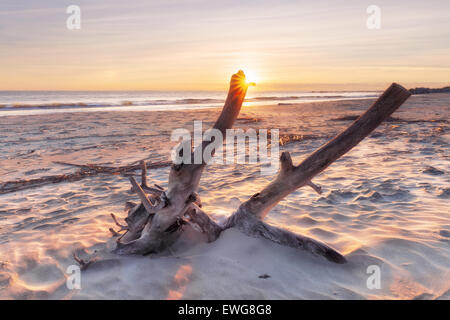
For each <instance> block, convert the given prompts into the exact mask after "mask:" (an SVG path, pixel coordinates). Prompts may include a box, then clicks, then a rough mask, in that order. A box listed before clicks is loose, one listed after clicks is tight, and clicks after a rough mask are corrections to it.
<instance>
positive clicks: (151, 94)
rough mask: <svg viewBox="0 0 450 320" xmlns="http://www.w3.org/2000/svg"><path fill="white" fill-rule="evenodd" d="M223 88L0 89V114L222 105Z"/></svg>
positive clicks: (281, 100) (350, 94) (283, 95)
mask: <svg viewBox="0 0 450 320" xmlns="http://www.w3.org/2000/svg"><path fill="white" fill-rule="evenodd" d="M379 94H380V92H378V91H297V92H294V91H290V92H270V91H268V92H256V93H252V92H249V94H248V95H247V99H246V101H245V105H246V106H258V105H267V104H280V105H282V104H283V105H284V104H292V103H306V102H314V101H318V102H319V101H320V102H322V101H337V100H344V99H345V100H347V99H364V98H374V97H377V96H378V95H379ZM225 98H226V93H225V92H223V91H0V116H10V115H32V114H48V113H59V112H86V111H89V112H93V111H152V110H154V111H161V110H180V109H205V108H211V107H219V106H221V105H223V103H224V101H225Z"/></svg>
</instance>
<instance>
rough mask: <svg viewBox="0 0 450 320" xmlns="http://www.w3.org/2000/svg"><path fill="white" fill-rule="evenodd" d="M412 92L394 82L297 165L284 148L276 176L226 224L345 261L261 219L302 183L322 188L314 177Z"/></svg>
mask: <svg viewBox="0 0 450 320" xmlns="http://www.w3.org/2000/svg"><path fill="white" fill-rule="evenodd" d="M410 95H411V94H410V93H409V91H407V90H406V89H405V88H403V87H402V86H400V85H398V84H395V83H394V84H392V85H391V86H390V87H389V88H388V89H387V90H386V91H385V92H384V93H383V95H381V97H380V98H378V100H377V101H375V103H374V104H373V105H372V106H371V107H370V108H369V109H368V110H367V111H366V112H365V113H364V114H363V115H361V116H360V117H359V118H358V119H357V120H355V122H353V124H352V125H350V127H348V128H347V129H346V130H344V131H343V132H341V133H340V134H339V135H337V136H336V137H335V138H334V139H332V140H331V141H330V142H328V143H327V144H325V145H324V146H322V147H321V148H319V149H318V150H316V151H315V152H314V153H313V154H311V155H310V156H309V157H308V158H306V159H305V160H304V161H303V162H302V163H301V164H300V165H298V166H294V165H293V163H292V159H291V156H290V154H289V152H283V153H282V155H281V157H280V162H281V163H280V164H281V165H280V171H279V173H278V176H277V177H276V179H275V180H274V181H272V182H271V183H270V184H269V185H268V186H266V187H265V188H264V189H263V190H262V191H261V192H259V193H257V194H255V195H253V196H252V197H251V198H250V199H249V200H247V201H246V202H244V203H242V204H241V206H240V207H239V209H238V210H237V212H236V213H234V214H233V215H232V216H231V217H230V218H229V219H228V221H227V223H226V226H225V228H230V227H236V228H238V229H240V230H241V231H243V232H244V233H246V234H248V235H250V236H258V237H264V238H267V239H270V240H272V241H275V242H277V243H280V244H284V245H287V246H291V247H298V248H303V249H306V250H308V251H310V252H312V253H315V254H319V255H323V256H325V257H326V258H327V259H328V260H330V261H333V262H337V263H343V262H345V258H344V257H343V256H342V255H341V254H340V253H338V252H337V251H335V250H334V249H332V248H330V247H328V246H326V245H324V244H322V243H320V242H318V241H316V240H313V239H309V238H306V237H303V236H300V235H296V234H294V233H291V232H287V231H285V230H280V229H278V228H275V227H272V226H269V225H267V224H265V223H263V222H262V221H261V220H263V219H264V218H265V216H266V215H267V213H268V212H269V211H270V209H271V208H273V207H274V206H275V205H276V204H277V203H278V202H279V201H281V200H282V199H283V198H285V197H286V196H287V195H289V194H290V193H292V192H293V191H295V190H297V189H298V188H300V187H302V186H305V185H309V186H311V187H312V188H313V189H315V190H317V191H320V189H319V187H317V186H315V185H314V184H313V183H312V182H311V180H312V178H314V177H315V176H316V175H317V174H319V173H320V172H322V171H323V170H325V169H326V168H327V167H328V166H329V165H330V164H332V163H333V162H334V161H336V160H337V159H339V158H340V157H341V156H343V155H344V154H345V153H347V152H348V151H350V150H351V149H352V148H353V147H355V146H356V145H357V144H358V143H359V142H361V141H362V140H363V139H364V138H365V137H367V136H368V135H369V134H370V133H371V132H372V131H373V130H374V129H375V128H376V127H378V126H379V125H380V124H381V123H382V122H383V121H384V120H385V119H386V118H388V117H389V116H390V115H391V114H392V113H393V112H394V111H395V110H397V109H398V108H399V107H400V106H401V105H402V104H403V103H404V102H405V101H406V100H407V99H408V98H409V96H410Z"/></svg>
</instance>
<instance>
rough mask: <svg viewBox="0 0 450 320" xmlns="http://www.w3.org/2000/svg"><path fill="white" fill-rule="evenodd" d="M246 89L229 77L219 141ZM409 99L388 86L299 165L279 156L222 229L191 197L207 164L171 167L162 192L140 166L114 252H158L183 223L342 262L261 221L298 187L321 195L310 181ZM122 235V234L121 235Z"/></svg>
mask: <svg viewBox="0 0 450 320" xmlns="http://www.w3.org/2000/svg"><path fill="white" fill-rule="evenodd" d="M248 86H249V84H248V83H246V81H245V75H244V73H243V72H242V71H239V72H238V73H237V74H234V75H233V76H232V78H231V83H230V89H229V92H228V97H227V99H226V101H225V105H224V107H223V110H222V113H221V114H220V116H219V118H218V119H217V121H216V123H215V125H214V127H213V128H215V129H218V130H220V131H221V132H222V135H223V136H224V137H225V136H226V134H225V131H226V129H229V128H231V127H232V126H233V123H234V122H235V120H236V118H237V116H238V114H239V112H240V109H241V106H242V102H243V101H244V97H245V95H246V93H247V88H248ZM409 96H410V93H409V92H408V91H407V90H406V89H405V88H403V87H402V86H400V85H398V84H395V83H394V84H392V85H391V86H390V87H389V88H388V89H387V90H386V91H385V92H384V93H383V94H382V95H381V97H379V98H378V100H377V101H376V102H375V103H374V104H373V105H372V106H371V107H370V108H369V109H368V110H367V111H366V112H365V113H364V114H363V115H361V116H360V117H359V118H358V119H357V120H356V121H355V122H353V123H352V124H351V125H350V127H348V128H347V129H346V130H344V131H343V132H341V133H340V134H339V135H337V136H336V137H335V138H334V139H332V140H331V141H329V142H328V143H327V144H325V145H324V146H322V147H321V148H319V149H318V150H316V151H315V152H314V153H313V154H311V155H310V156H309V157H308V158H306V159H305V160H304V161H303V162H302V163H301V164H299V165H298V166H295V165H293V163H292V160H291V156H290V154H289V153H288V152H283V153H282V155H281V157H280V161H281V166H280V171H279V173H278V175H277V177H276V178H275V179H274V180H273V181H272V182H271V183H270V184H269V185H267V186H266V187H265V188H264V189H263V190H262V191H261V192H259V193H257V194H254V195H253V196H252V197H251V198H250V199H249V200H247V201H246V202H244V203H242V204H241V205H240V207H239V208H238V210H237V211H236V212H235V213H233V214H232V215H231V216H230V217H229V218H228V219H227V221H226V222H225V223H224V224H222V225H219V224H217V223H216V222H214V221H213V220H212V219H211V218H210V217H209V216H208V214H206V213H205V212H203V210H202V209H201V203H200V199H199V196H198V195H197V193H196V191H197V188H198V185H199V181H200V177H201V175H202V172H203V169H204V167H205V165H206V163H201V164H184V163H181V164H176V165H172V167H171V170H170V173H169V183H168V188H167V190H163V189H162V188H161V187H159V186H155V187H149V186H148V185H147V180H146V167H145V163H143V164H142V184H141V185H139V184H138V183H137V182H136V180H135V179H134V178H133V177H131V178H130V181H131V184H132V188H133V190H134V191H135V192H136V193H137V194H138V196H139V198H140V200H141V203H140V204H132V203H127V206H128V209H129V210H128V216H127V218H126V219H125V221H126V225H122V224H120V223H119V222H118V221H117V219H116V218H115V216H114V215H113V219H114V221H115V222H116V224H117V225H118V226H119V227H120V230H119V231H118V232H116V231H114V230H113V229H111V232H113V234H114V235H115V236H119V238H118V239H117V247H116V249H115V250H114V252H115V253H117V254H148V253H156V252H160V251H162V250H164V249H165V248H168V247H169V246H171V245H172V244H173V243H174V241H175V240H177V239H178V237H179V236H180V234H181V233H182V232H183V226H184V225H186V224H188V225H191V226H192V227H193V228H194V229H195V230H198V231H200V232H203V233H205V234H206V235H207V238H208V240H209V241H214V240H216V239H217V238H218V237H219V235H220V233H221V232H222V231H223V230H225V229H228V228H237V229H239V230H240V231H242V232H243V233H245V234H247V235H249V236H252V237H261V238H266V239H269V240H272V241H274V242H276V243H279V244H282V245H286V246H290V247H294V248H301V249H304V250H307V251H309V252H312V253H314V254H316V255H320V256H324V257H325V258H327V259H328V260H330V261H333V262H336V263H344V262H346V259H345V258H344V257H343V256H342V255H341V254H340V253H339V252H337V251H336V250H334V249H332V248H331V247H329V246H327V245H326V244H324V243H321V242H319V241H317V240H314V239H311V238H307V237H304V236H301V235H298V234H295V233H293V232H290V231H287V230H283V229H280V228H276V227H274V226H271V225H269V224H267V223H265V222H263V219H264V217H265V216H266V215H267V213H268V212H269V211H270V209H272V208H273V207H274V206H275V205H276V204H277V203H278V202H280V201H281V200H282V199H283V198H284V197H286V196H287V195H288V194H290V193H292V192H293V191H295V190H297V189H298V188H301V187H303V186H306V185H307V186H310V187H312V188H313V189H314V190H316V191H317V192H319V193H320V187H318V186H316V185H315V184H313V183H312V182H311V180H312V178H314V176H316V175H317V174H319V173H320V172H322V171H323V170H325V169H326V168H327V167H328V166H329V165H330V164H331V163H333V162H334V161H335V160H337V159H339V158H340V157H341V156H343V155H344V154H345V153H346V152H348V151H349V150H351V149H352V148H353V147H354V146H356V145H357V144H358V143H359V142H360V141H362V140H363V139H364V138H365V137H367V136H368V135H369V134H370V133H371V132H372V131H373V130H374V129H375V128H376V127H377V126H378V125H380V123H382V122H383V121H384V120H385V119H386V118H388V117H389V116H390V115H391V114H392V113H393V112H394V111H395V110H397V108H399V107H400V106H401V105H402V104H403V103H404V102H405V101H406V100H407V99H408V97H409ZM210 143H211V142H209V141H203V143H202V144H201V145H199V146H197V148H201V150H200V151H203V149H204V148H205V147H206V146H208V145H209V144H210ZM197 148H196V150H197ZM196 150H194V151H193V152H192V153H191V159H194V153H195V152H196ZM197 151H198V150H197ZM193 162H194V161H191V163H193ZM122 231H125V232H124V233H123V234H122V235H120V232H122Z"/></svg>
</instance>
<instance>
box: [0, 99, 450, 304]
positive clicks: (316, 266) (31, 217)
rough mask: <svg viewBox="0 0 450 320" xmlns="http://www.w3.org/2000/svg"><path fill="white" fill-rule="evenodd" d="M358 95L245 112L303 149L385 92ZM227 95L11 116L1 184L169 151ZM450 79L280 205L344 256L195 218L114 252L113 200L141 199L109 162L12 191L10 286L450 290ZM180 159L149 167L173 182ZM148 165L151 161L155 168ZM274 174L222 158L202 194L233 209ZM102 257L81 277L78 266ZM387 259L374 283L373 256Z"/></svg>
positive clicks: (103, 293)
mask: <svg viewBox="0 0 450 320" xmlns="http://www.w3.org/2000/svg"><path fill="white" fill-rule="evenodd" d="M373 101H374V100H373V99H366V100H342V101H328V102H314V103H302V104H295V103H294V104H284V105H265V106H245V105H244V107H243V108H242V111H241V114H240V116H239V119H238V120H237V122H236V124H235V126H234V127H235V128H242V129H247V128H255V129H258V128H279V129H280V135H282V136H283V135H284V136H286V135H297V136H298V139H297V140H298V141H294V142H291V143H288V144H286V145H283V146H280V151H285V150H287V151H290V153H291V155H292V157H293V160H294V163H296V164H298V163H299V162H300V161H301V160H302V159H304V158H305V157H306V156H307V155H309V154H310V153H311V152H313V151H314V150H315V149H316V148H318V147H319V146H321V145H322V144H324V143H326V142H327V141H328V140H329V139H331V138H332V137H333V136H334V135H335V134H337V133H338V132H340V130H342V129H344V128H345V127H347V126H348V125H349V124H350V123H351V121H349V120H345V119H351V117H349V116H356V115H360V114H361V113H362V112H364V111H365V110H366V109H367V108H368V107H369V106H370V105H371V103H372V102H373ZM219 112H220V109H218V108H210V109H199V110H174V111H107V112H106V111H97V112H78V113H75V112H72V113H71V112H64V113H48V114H41V115H16V116H3V117H0V150H1V152H0V186H2V185H3V186H4V184H5V183H6V182H7V181H16V180H20V179H34V178H39V177H44V176H49V175H57V174H62V173H70V172H73V171H74V170H76V168H74V167H71V166H67V165H62V164H57V163H55V162H70V163H76V164H98V165H108V166H121V165H126V164H131V163H134V162H137V161H139V160H141V159H145V160H146V161H154V162H157V161H162V160H169V157H170V150H171V148H172V146H173V145H174V143H173V142H170V133H171V131H172V130H173V129H176V128H188V129H190V130H192V126H193V121H194V120H203V124H204V129H206V126H211V125H212V123H213V121H214V120H215V119H216V117H217V115H218V113H219ZM449 121H450V95H449V94H429V95H419V96H412V97H411V98H410V99H409V100H408V101H407V102H406V103H405V104H404V105H403V106H402V107H400V109H399V110H398V111H397V112H395V113H394V115H393V119H392V120H391V121H388V122H385V123H383V124H382V125H380V127H379V128H377V129H376V130H375V132H374V133H372V135H370V136H369V137H368V138H366V139H365V140H364V141H362V142H361V143H360V144H359V145H358V146H357V147H355V148H354V149H353V150H351V151H350V152H349V153H348V154H346V155H345V156H344V157H343V158H342V159H340V160H338V161H336V162H335V163H333V164H332V165H331V166H330V167H329V168H328V169H327V170H325V171H324V172H323V173H321V174H320V175H319V176H317V177H316V178H315V179H314V182H315V183H316V184H318V185H320V186H321V187H322V190H323V193H322V194H321V195H318V194H316V193H315V192H314V191H313V190H312V189H310V188H301V189H299V190H297V191H296V192H294V193H292V194H290V195H289V196H288V197H287V198H286V199H285V200H283V201H282V202H281V203H280V204H278V205H277V206H276V207H275V208H274V209H273V210H272V211H271V212H270V213H269V215H268V217H267V219H266V221H267V222H268V223H270V224H273V225H276V226H281V227H283V228H286V229H289V230H292V231H295V232H296V233H299V234H302V235H306V236H309V237H312V238H315V239H318V240H320V241H322V242H325V243H327V244H329V245H330V246H332V247H334V248H336V249H337V250H339V251H340V252H341V253H343V254H344V255H345V257H346V258H347V260H348V262H347V263H346V264H342V265H341V264H334V263H332V262H329V261H327V260H326V259H324V258H322V257H317V256H314V255H312V254H310V253H308V252H304V251H301V250H299V249H293V248H288V247H283V246H280V245H277V244H275V243H272V242H270V241H269V240H262V239H256V238H250V237H248V236H246V235H244V234H242V233H241V232H240V231H237V230H235V229H229V230H227V231H225V232H224V233H222V235H221V236H220V238H219V239H218V240H216V241H215V242H212V243H206V241H205V239H204V237H203V236H202V235H200V234H198V233H197V232H196V231H195V230H192V229H190V228H189V227H185V228H186V232H185V233H184V234H183V236H182V237H181V238H180V239H179V240H178V241H177V243H176V244H175V245H174V246H173V248H172V249H171V250H170V251H169V250H168V251H166V252H163V253H160V254H157V255H147V256H118V255H115V254H112V253H109V251H110V249H111V248H112V247H113V245H114V241H115V240H114V239H113V238H112V237H111V233H110V232H109V230H108V229H109V228H111V227H114V223H113V221H112V219H111V217H110V214H111V213H114V214H116V215H117V216H118V217H120V218H124V217H125V215H126V213H125V212H124V205H125V202H126V201H135V202H137V201H138V197H137V196H136V194H133V193H131V192H130V184H129V181H128V179H127V178H126V177H123V176H121V175H106V174H105V175H97V176H92V177H86V178H84V179H81V180H79V181H74V182H62V183H55V184H48V185H45V186H42V187H38V188H30V189H25V190H21V191H17V192H10V193H4V194H0V298H1V299H450V210H449V198H450V153H449V152H450V146H449V143H450V134H449V129H450V122H449ZM168 172H169V168H168V167H165V168H160V169H153V170H149V174H148V179H149V182H151V183H157V184H159V185H161V186H163V187H165V186H166V185H167V175H168ZM139 174H140V172H139V171H136V177H137V179H139ZM271 178H272V177H270V176H262V175H261V174H260V170H259V167H258V165H251V164H246V165H238V164H235V165H228V164H227V165H217V164H214V165H209V166H208V167H207V170H206V171H205V172H204V174H203V176H202V180H201V182H200V189H199V194H200V196H201V199H202V202H203V208H204V210H205V212H207V213H209V214H210V215H211V216H212V217H213V218H214V219H215V220H216V221H223V220H224V219H225V218H226V217H227V216H229V215H231V213H232V212H233V211H234V210H235V209H237V207H238V206H239V204H240V203H241V202H242V201H245V200H246V199H248V198H249V197H250V196H251V195H252V194H254V193H256V192H258V191H260V190H261V188H262V187H263V186H264V185H266V184H267V183H268V182H269V181H270V180H271ZM74 252H76V253H77V254H78V255H79V256H80V257H82V258H83V257H88V256H96V257H97V261H96V262H94V263H92V264H91V265H90V266H89V267H88V268H87V269H86V270H83V271H82V272H81V289H79V290H69V289H68V288H67V286H66V279H67V277H68V276H69V274H67V272H66V270H67V268H68V267H69V266H70V265H74V264H76V262H75V260H74V259H73V253H74ZM371 265H375V266H378V267H379V268H380V271H381V273H380V276H381V288H379V289H369V288H368V287H367V279H368V277H369V276H370V274H368V273H367V268H368V267H369V266H371Z"/></svg>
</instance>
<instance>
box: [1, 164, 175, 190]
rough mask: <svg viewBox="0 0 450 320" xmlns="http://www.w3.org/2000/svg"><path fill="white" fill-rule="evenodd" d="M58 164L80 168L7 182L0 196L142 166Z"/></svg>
mask: <svg viewBox="0 0 450 320" xmlns="http://www.w3.org/2000/svg"><path fill="white" fill-rule="evenodd" d="M54 163H56V164H61V165H65V166H72V167H76V168H79V170H77V171H76V172H73V173H69V174H60V175H53V176H45V177H41V178H36V179H29V180H17V181H6V182H3V183H0V194H5V193H10V192H16V191H21V190H26V189H31V188H37V187H42V186H45V185H48V184H52V183H61V182H74V181H79V180H81V179H84V178H86V177H92V176H96V175H98V174H112V175H116V174H121V175H127V174H129V173H131V172H132V171H135V170H138V169H139V168H140V167H141V165H140V164H130V165H126V166H120V167H108V166H100V165H95V164H86V165H81V164H74V163H67V162H54ZM171 164H172V163H171V162H170V161H159V162H150V161H148V162H146V166H147V167H148V168H151V169H157V168H164V167H169V166H170V165H171ZM147 188H148V190H150V191H152V192H155V193H158V194H160V193H161V191H160V190H158V189H156V188H151V187H147Z"/></svg>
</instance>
